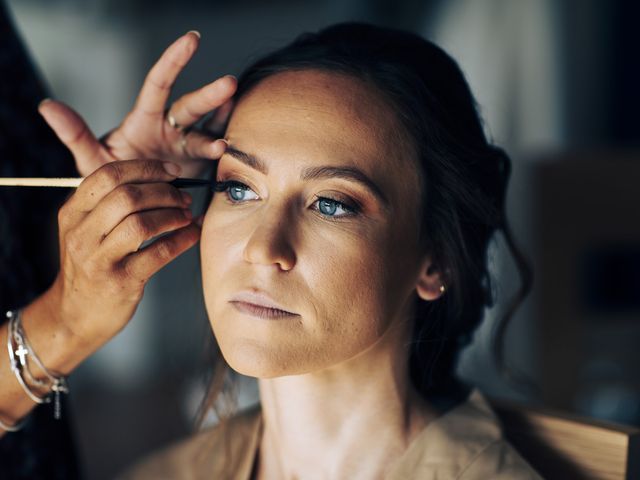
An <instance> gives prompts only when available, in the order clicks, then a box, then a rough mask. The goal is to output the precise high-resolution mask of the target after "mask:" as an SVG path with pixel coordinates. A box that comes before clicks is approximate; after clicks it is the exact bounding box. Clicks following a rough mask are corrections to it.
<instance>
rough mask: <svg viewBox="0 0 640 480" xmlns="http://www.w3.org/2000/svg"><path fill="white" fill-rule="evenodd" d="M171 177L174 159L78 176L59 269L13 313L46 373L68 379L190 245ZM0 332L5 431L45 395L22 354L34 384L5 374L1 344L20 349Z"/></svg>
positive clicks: (115, 165) (193, 236)
mask: <svg viewBox="0 0 640 480" xmlns="http://www.w3.org/2000/svg"><path fill="white" fill-rule="evenodd" d="M179 174H180V167H179V166H178V165H176V164H174V163H165V162H160V161H154V160H130V161H121V162H111V163H109V164H107V165H104V166H102V167H100V168H99V169H98V170H96V172H94V173H93V174H91V175H90V176H89V177H87V178H86V179H85V181H84V182H83V183H82V184H81V185H80V187H79V188H78V189H77V191H76V192H75V193H74V195H73V196H71V198H70V199H69V200H68V201H67V202H66V203H65V204H64V205H63V207H62V208H61V209H60V213H59V217H58V218H59V221H58V223H59V229H60V235H59V236H60V259H61V265H60V271H59V273H58V275H57V277H56V280H55V281H54V283H53V285H52V286H51V287H50V288H49V289H48V290H47V291H46V292H45V293H44V294H43V295H41V296H40V297H38V298H37V299H36V300H35V301H34V302H32V303H31V304H30V305H28V306H27V307H26V308H24V310H23V312H22V325H23V329H24V333H25V336H26V337H27V338H28V341H29V343H30V344H31V346H32V352H33V353H35V354H36V355H37V357H39V359H40V360H41V361H42V364H43V365H44V366H45V367H46V369H47V370H49V371H51V372H54V374H55V375H56V376H66V375H68V374H69V373H70V372H71V371H72V370H73V369H74V368H75V367H76V366H77V365H78V364H79V363H80V362H82V360H84V359H85V358H87V357H88V356H89V355H91V354H92V353H93V352H95V351H96V350H97V349H99V348H100V347H101V346H102V345H104V343H106V342H107V341H108V340H110V339H111V338H112V337H113V336H114V335H116V333H118V332H119V331H120V330H121V329H122V328H124V326H125V325H126V324H127V322H128V321H129V320H130V319H131V317H132V316H133V314H134V312H135V310H136V307H137V305H138V303H139V302H140V300H141V298H142V294H143V291H144V287H145V285H146V283H147V281H148V279H149V278H150V277H151V276H152V275H153V274H154V273H155V272H157V271H158V270H160V269H161V268H162V267H163V266H164V265H166V264H167V263H169V262H170V261H171V260H173V259H174V258H175V257H177V256H178V255H179V254H180V253H182V252H184V251H185V250H187V249H188V248H189V247H191V246H193V245H194V244H195V243H196V242H197V240H198V238H199V235H200V226H199V225H198V223H197V222H194V221H193V219H192V217H191V212H190V210H189V204H190V202H191V198H190V196H189V195H188V194H186V193H184V192H180V191H179V190H178V189H176V188H174V187H173V186H171V185H170V184H168V183H166V182H168V181H170V180H173V179H174V178H176V177H177V176H178V175H179ZM161 234H165V235H163V236H162V237H161V238H159V239H157V240H156V241H155V242H153V243H152V244H151V245H149V246H146V247H144V248H140V245H141V244H142V243H143V242H145V241H146V240H149V239H151V238H154V237H156V236H158V235H161ZM7 336H8V327H7V324H6V323H5V324H4V325H2V327H0V342H1V343H2V345H3V347H4V348H3V351H4V355H1V356H0V420H1V421H2V422H3V423H4V424H5V425H15V423H16V422H18V421H19V419H21V418H22V417H24V415H26V414H27V413H28V412H29V411H30V410H31V409H32V408H33V407H34V406H35V405H36V403H35V401H34V400H33V398H34V397H36V398H37V397H44V396H46V395H47V394H48V393H49V391H48V390H49V389H50V388H43V387H42V386H40V385H39V384H38V382H41V383H42V384H47V383H48V380H47V377H46V375H45V372H44V371H43V370H41V369H39V368H38V366H37V364H36V363H34V362H33V358H32V357H33V356H32V355H31V356H29V355H27V360H28V362H30V363H31V364H30V365H29V367H30V368H31V369H32V372H33V376H34V377H35V380H33V379H31V380H30V378H29V377H28V376H27V373H28V372H27V370H26V369H24V368H22V369H20V370H21V372H13V371H12V370H11V366H10V363H9V355H8V354H7V347H9V349H11V350H13V352H14V357H19V356H20V355H21V352H20V348H18V344H17V343H16V342H15V341H13V340H12V341H9V342H8V338H7ZM14 373H15V374H14ZM20 374H22V375H23V379H24V380H25V381H24V383H25V384H26V386H23V385H21V383H22V382H20V379H19V378H18V376H19V375H20ZM27 390H29V391H27ZM1 431H2V429H0V432H1Z"/></svg>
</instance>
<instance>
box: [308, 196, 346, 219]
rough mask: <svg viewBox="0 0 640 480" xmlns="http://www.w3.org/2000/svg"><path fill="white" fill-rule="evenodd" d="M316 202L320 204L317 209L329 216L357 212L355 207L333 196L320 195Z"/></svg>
mask: <svg viewBox="0 0 640 480" xmlns="http://www.w3.org/2000/svg"><path fill="white" fill-rule="evenodd" d="M315 203H316V204H317V205H318V206H317V210H318V211H319V212H320V213H321V214H322V215H325V216H327V217H334V218H336V217H346V216H349V215H355V213H356V208H355V207H350V206H348V205H346V204H344V203H342V202H339V201H337V200H333V199H331V198H325V197H318V200H316V202H315Z"/></svg>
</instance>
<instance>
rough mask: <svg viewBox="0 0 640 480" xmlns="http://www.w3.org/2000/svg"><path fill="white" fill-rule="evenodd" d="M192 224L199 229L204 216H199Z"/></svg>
mask: <svg viewBox="0 0 640 480" xmlns="http://www.w3.org/2000/svg"><path fill="white" fill-rule="evenodd" d="M193 223H195V224H196V225H198V226H200V227H201V226H202V224H203V223H204V215H200V216H199V217H198V218H196V219H195V221H194V222H193Z"/></svg>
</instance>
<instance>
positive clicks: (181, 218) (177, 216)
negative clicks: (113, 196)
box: [100, 208, 193, 261]
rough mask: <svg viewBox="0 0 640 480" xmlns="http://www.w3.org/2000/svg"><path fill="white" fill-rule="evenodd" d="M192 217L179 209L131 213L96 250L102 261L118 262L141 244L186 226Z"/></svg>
mask: <svg viewBox="0 0 640 480" xmlns="http://www.w3.org/2000/svg"><path fill="white" fill-rule="evenodd" d="M192 218H193V217H192V215H191V212H190V211H189V210H188V209H180V208H160V209H157V210H149V211H146V212H135V213H132V214H131V215H129V216H127V217H126V218H125V219H124V220H123V221H122V222H120V223H119V224H118V225H117V226H116V227H115V228H114V229H113V230H112V231H111V233H109V235H108V236H107V237H106V238H105V239H104V240H103V242H102V245H101V247H100V250H101V251H102V255H103V257H104V258H105V259H107V260H110V261H118V260H120V259H122V258H124V257H125V256H126V255H128V254H130V253H133V252H136V251H138V249H139V248H140V245H142V244H143V243H144V242H145V241H147V240H151V239H152V238H154V237H157V236H158V235H161V234H163V233H167V232H172V231H174V230H177V229H178V228H182V227H185V226H187V225H189V224H190V223H191V220H192Z"/></svg>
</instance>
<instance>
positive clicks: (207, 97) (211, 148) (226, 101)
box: [40, 32, 236, 177]
mask: <svg viewBox="0 0 640 480" xmlns="http://www.w3.org/2000/svg"><path fill="white" fill-rule="evenodd" d="M199 40H200V35H199V34H198V33H197V32H188V33H187V34H185V35H183V36H182V37H180V38H178V39H177V40H176V41H175V42H174V43H173V44H171V45H170V46H169V47H168V48H167V49H166V50H165V52H164V53H163V54H162V56H161V57H160V59H159V60H158V61H157V62H156V64H155V65H154V66H153V67H152V68H151V70H149V73H148V74H147V76H146V78H145V81H144V84H143V85H142V88H141V90H140V92H139V94H138V98H137V100H136V103H135V105H134V107H133V109H132V110H131V111H130V112H129V113H128V114H127V115H126V116H125V118H124V120H123V121H122V123H121V124H120V125H119V126H118V127H116V128H115V129H113V130H112V131H111V132H109V133H108V134H107V135H105V136H104V137H103V138H102V139H100V140H98V139H97V138H96V136H95V135H94V134H93V132H91V130H90V129H89V127H88V126H87V124H86V123H85V121H84V120H83V119H82V117H81V116H80V115H78V114H77V113H76V112H75V111H74V110H72V109H71V108H70V107H69V106H67V105H65V104H64V103H62V102H58V101H54V100H47V101H44V102H42V104H41V105H40V113H41V114H42V115H43V116H44V118H45V120H46V121H47V123H49V125H50V126H51V128H53V130H54V131H55V132H56V134H57V135H58V137H59V138H60V140H62V142H63V143H64V144H65V145H66V146H67V147H68V148H69V149H70V150H71V152H72V153H73V156H74V158H75V161H76V166H77V168H78V172H79V173H80V174H81V175H83V176H86V175H89V174H90V173H91V172H93V171H94V170H96V169H97V168H99V167H100V166H102V165H104V164H105V163H108V162H112V161H115V160H131V159H163V160H170V161H173V162H176V163H178V164H180V165H181V166H182V175H183V176H186V177H193V176H197V175H199V174H200V173H201V172H202V171H203V170H204V169H205V168H206V162H203V161H202V160H203V159H204V160H207V159H208V160H214V159H217V158H219V157H220V155H222V153H223V152H224V148H225V142H224V141H223V140H221V139H217V138H216V137H215V136H214V134H213V133H211V132H212V131H216V130H217V129H216V128H215V125H214V128H211V129H207V130H204V129H196V128H193V126H194V124H195V123H197V122H198V121H199V120H201V119H202V118H203V117H205V116H206V115H207V114H209V113H212V117H211V118H212V121H213V123H214V124H216V123H217V124H219V125H222V124H224V121H225V119H226V116H227V115H228V113H229V111H230V106H231V97H232V96H233V94H234V93H235V90H236V80H235V78H234V77H233V76H230V75H227V76H224V77H221V78H219V79H217V80H215V81H214V82H212V83H209V84H207V85H205V86H203V87H202V88H199V89H198V90H195V91H193V92H190V93H187V94H186V95H183V96H182V97H180V98H179V99H178V100H177V101H176V102H174V103H173V105H171V106H168V105H167V101H168V99H169V95H170V93H171V88H172V87H173V85H174V83H175V81H176V78H177V77H178V75H179V73H180V72H181V71H182V69H183V68H184V67H185V65H186V64H187V63H188V62H189V60H190V59H191V57H192V56H193V54H194V53H195V51H196V49H197V48H198V42H199Z"/></svg>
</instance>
